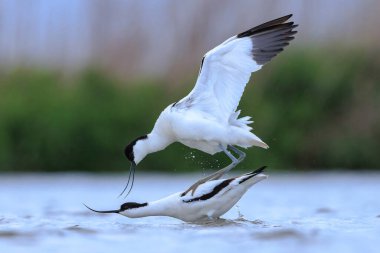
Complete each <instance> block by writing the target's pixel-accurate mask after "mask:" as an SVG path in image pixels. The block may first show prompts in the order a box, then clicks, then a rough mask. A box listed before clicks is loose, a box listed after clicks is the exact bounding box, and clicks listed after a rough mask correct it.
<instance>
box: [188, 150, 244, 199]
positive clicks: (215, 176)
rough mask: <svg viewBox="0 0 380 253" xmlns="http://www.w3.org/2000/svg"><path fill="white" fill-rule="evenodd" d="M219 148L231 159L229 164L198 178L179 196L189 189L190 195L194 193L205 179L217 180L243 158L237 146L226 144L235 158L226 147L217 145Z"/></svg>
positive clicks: (242, 153)
mask: <svg viewBox="0 0 380 253" xmlns="http://www.w3.org/2000/svg"><path fill="white" fill-rule="evenodd" d="M219 146H220V148H221V149H222V151H223V152H224V153H225V154H226V155H227V156H228V157H229V158H230V159H231V161H232V162H231V164H229V165H228V166H226V167H224V168H223V169H221V170H218V171H217V172H215V173H212V174H211V175H209V176H207V177H204V178H202V179H200V180H198V181H197V182H196V183H195V184H193V185H192V186H190V188H189V189H187V190H186V191H185V192H183V193H182V194H181V196H185V195H186V194H187V193H188V192H189V191H191V195H193V194H194V192H195V190H196V189H197V188H198V186H199V185H201V184H203V183H205V182H207V181H211V180H217V179H219V178H221V177H222V176H223V175H224V174H226V173H227V172H229V171H230V170H232V169H233V168H235V167H236V165H238V164H239V163H241V162H242V161H243V160H244V158H245V156H246V155H245V153H244V152H243V151H241V150H239V149H237V148H235V147H234V146H232V145H228V146H227V148H229V149H231V150H232V151H234V152H235V153H236V154H237V155H238V156H239V157H238V158H236V157H234V156H233V155H232V154H231V152H230V151H228V149H227V148H226V147H224V146H223V145H221V144H220V145H219Z"/></svg>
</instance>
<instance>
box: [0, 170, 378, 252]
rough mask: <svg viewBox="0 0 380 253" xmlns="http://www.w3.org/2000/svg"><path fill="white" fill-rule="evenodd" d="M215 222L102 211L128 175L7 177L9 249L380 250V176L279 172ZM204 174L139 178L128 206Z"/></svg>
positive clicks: (0, 244) (1, 218) (2, 194)
mask: <svg viewBox="0 0 380 253" xmlns="http://www.w3.org/2000/svg"><path fill="white" fill-rule="evenodd" d="M269 175H270V177H269V178H268V179H267V180H264V181H262V182H260V183H258V184H257V185H255V186H253V188H251V190H250V191H248V192H247V194H246V195H244V196H243V198H242V199H241V201H240V202H239V203H238V207H234V208H232V209H231V210H230V211H229V212H228V213H227V214H225V215H224V216H223V218H224V220H220V221H218V222H213V223H207V224H189V223H184V222H182V221H179V220H176V219H173V218H168V217H148V218H141V219H129V218H126V217H123V216H120V215H116V214H115V215H101V214H95V213H92V212H90V211H89V210H87V209H86V208H85V207H84V206H83V205H82V203H86V204H88V205H89V206H91V207H93V208H97V209H115V208H118V207H119V206H120V204H121V203H124V202H126V200H124V199H122V198H117V195H118V193H120V191H121V190H122V188H123V186H124V183H125V181H126V175H124V174H122V175H93V174H53V175H46V174H32V175H30V174H28V175H24V174H21V175H0V249H1V252H30V253H34V252H36V253H37V252H38V253H41V252H92V253H94V252H199V251H202V252H218V253H223V252H229V253H231V252H233V251H236V250H239V251H242V252H257V251H258V252H378V251H377V250H378V238H380V226H379V225H380V201H379V196H380V184H379V183H380V174H375V173H367V174H363V173H362V174H349V173H335V174H331V173H326V174H313V173H308V174H291V175H283V174H274V175H271V173H269ZM199 177H200V176H199V175H198V176H197V175H180V176H171V175H156V174H154V175H152V174H143V173H139V174H138V175H137V179H136V182H135V188H134V190H133V191H132V193H131V195H130V196H129V197H128V201H136V202H144V201H149V200H155V199H158V198H160V197H164V196H166V195H168V194H171V193H174V192H176V191H180V190H183V189H184V188H186V186H189V185H190V184H192V183H193V182H195V179H196V178H199Z"/></svg>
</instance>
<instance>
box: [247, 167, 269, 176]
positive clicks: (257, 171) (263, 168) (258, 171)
mask: <svg viewBox="0 0 380 253" xmlns="http://www.w3.org/2000/svg"><path fill="white" fill-rule="evenodd" d="M267 167H268V166H266V165H264V166H261V167H260V168H258V169H257V170H255V171H253V172H251V173H252V174H260V173H261V172H263V171H264V170H265V169H266V168H267Z"/></svg>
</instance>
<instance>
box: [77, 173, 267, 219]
mask: <svg viewBox="0 0 380 253" xmlns="http://www.w3.org/2000/svg"><path fill="white" fill-rule="evenodd" d="M265 168H266V166H263V167H261V168H259V169H257V170H255V171H253V172H250V173H246V174H244V175H241V176H238V177H232V178H229V179H219V180H210V181H207V182H204V183H202V184H200V185H199V186H198V187H197V189H196V190H195V191H194V194H191V193H189V192H186V191H185V192H177V193H174V194H172V195H170V196H168V197H165V198H162V199H159V200H156V201H152V202H145V203H136V202H127V203H124V204H122V205H121V207H120V208H119V209H117V210H107V211H98V210H94V209H92V208H90V207H88V206H86V205H85V206H86V207H87V208H88V209H90V210H91V211H94V212H97V213H117V214H121V215H124V216H126V217H129V218H140V217H147V216H169V217H173V218H177V219H180V220H183V221H186V222H202V221H210V220H216V219H218V218H219V217H220V216H221V215H223V214H225V213H226V212H227V211H229V210H230V209H231V208H232V207H233V206H234V205H235V204H236V203H237V202H238V201H239V200H240V198H241V197H242V196H243V195H244V193H246V192H247V190H248V189H249V188H250V187H251V186H253V185H254V184H256V183H257V182H260V181H261V180H263V179H266V178H267V175H265V174H262V172H263V170H264V169H265Z"/></svg>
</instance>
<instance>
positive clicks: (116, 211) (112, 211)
mask: <svg viewBox="0 0 380 253" xmlns="http://www.w3.org/2000/svg"><path fill="white" fill-rule="evenodd" d="M83 205H84V206H85V207H87V208H88V209H89V210H91V211H93V212H95V213H120V210H106V211H98V210H95V209H92V208H90V207H88V206H87V205H86V204H83Z"/></svg>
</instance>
